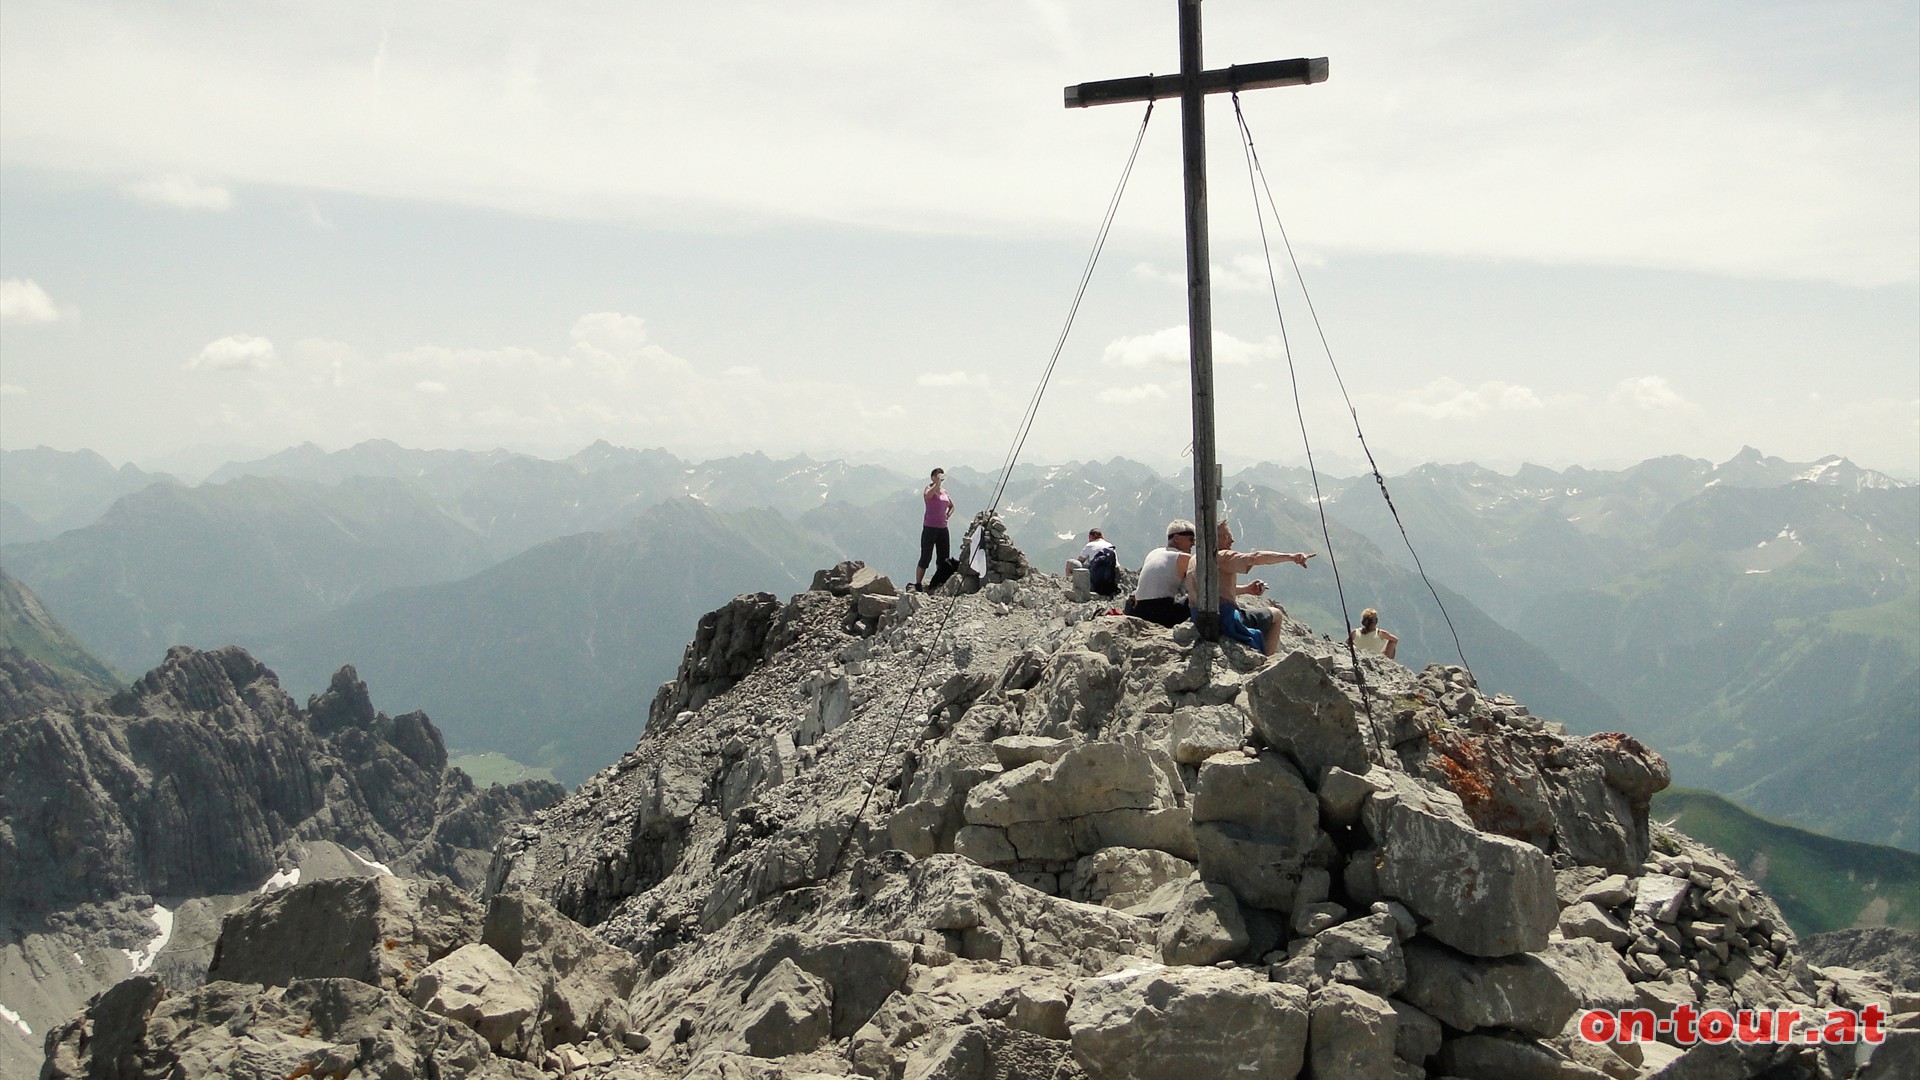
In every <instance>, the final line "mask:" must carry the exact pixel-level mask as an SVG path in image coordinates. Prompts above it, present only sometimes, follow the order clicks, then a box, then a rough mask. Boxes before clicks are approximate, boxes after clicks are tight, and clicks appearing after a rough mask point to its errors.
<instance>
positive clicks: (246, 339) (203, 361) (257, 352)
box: [186, 334, 273, 371]
mask: <svg viewBox="0 0 1920 1080" xmlns="http://www.w3.org/2000/svg"><path fill="white" fill-rule="evenodd" d="M272 364H273V342H271V341H269V340H267V339H266V338H263V337H253V336H251V335H249V334H232V335H229V336H227V337H223V338H221V339H219V340H218V341H210V342H208V343H207V345H206V347H205V348H203V349H201V350H200V352H199V355H197V356H195V357H194V358H193V359H191V360H188V361H187V363H186V369H187V370H188V371H197V370H200V369H203V368H204V369H206V370H208V371H261V370H264V369H266V368H267V367H270V366H271V365H272Z"/></svg>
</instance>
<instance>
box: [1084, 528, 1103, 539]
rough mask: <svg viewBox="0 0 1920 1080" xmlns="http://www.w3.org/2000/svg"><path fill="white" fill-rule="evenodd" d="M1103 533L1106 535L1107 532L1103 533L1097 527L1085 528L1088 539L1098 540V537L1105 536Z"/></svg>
mask: <svg viewBox="0 0 1920 1080" xmlns="http://www.w3.org/2000/svg"><path fill="white" fill-rule="evenodd" d="M1105 535H1107V534H1106V533H1103V532H1101V531H1100V530H1099V529H1088V530H1087V539H1089V540H1098V539H1100V538H1101V537H1103V536H1105Z"/></svg>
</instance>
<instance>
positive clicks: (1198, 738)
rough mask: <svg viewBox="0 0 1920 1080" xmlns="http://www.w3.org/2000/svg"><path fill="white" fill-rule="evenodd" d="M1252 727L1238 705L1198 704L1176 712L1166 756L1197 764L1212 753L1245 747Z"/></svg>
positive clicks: (1229, 751) (1170, 729)
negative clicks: (1169, 755)
mask: <svg viewBox="0 0 1920 1080" xmlns="http://www.w3.org/2000/svg"><path fill="white" fill-rule="evenodd" d="M1250 731H1251V727H1250V725H1249V724H1248V722H1247V714H1246V713H1245V712H1242V711H1241V710H1240V708H1239V706H1237V705H1197V706H1188V707H1186V708H1184V709H1175V710H1174V713H1173V722H1172V724H1171V726H1170V727H1169V728H1168V731H1167V753H1169V754H1172V755H1173V760H1175V761H1177V762H1179V763H1180V764H1182V765H1198V764H1200V763H1201V762H1203V761H1205V760H1207V759H1208V758H1210V757H1212V756H1213V755H1215V754H1225V753H1231V752H1232V751H1235V750H1238V749H1240V748H1241V747H1243V746H1245V745H1247V736H1248V734H1249V733H1250Z"/></svg>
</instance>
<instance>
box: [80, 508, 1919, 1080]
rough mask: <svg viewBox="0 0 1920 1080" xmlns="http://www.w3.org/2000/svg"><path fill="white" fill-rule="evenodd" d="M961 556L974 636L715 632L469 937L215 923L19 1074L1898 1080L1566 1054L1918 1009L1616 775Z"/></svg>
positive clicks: (334, 919)
mask: <svg viewBox="0 0 1920 1080" xmlns="http://www.w3.org/2000/svg"><path fill="white" fill-rule="evenodd" d="M1008 547H1009V550H1010V548H1011V545H1010V544H1009V545H1008ZM1005 554H1006V552H1001V553H1000V555H995V556H994V560H993V564H992V565H993V566H994V569H993V570H990V572H989V574H988V575H987V580H986V581H985V582H984V583H983V584H984V587H983V588H981V589H980V590H979V591H978V592H973V593H966V592H965V588H966V587H967V584H968V583H967V582H966V581H965V580H964V579H963V580H961V581H960V582H959V583H957V584H956V585H955V586H953V587H952V588H951V589H948V590H945V591H943V592H941V593H935V594H922V593H908V594H905V595H898V594H896V593H895V591H894V590H893V588H892V586H891V583H890V582H888V581H886V579H885V578H884V577H883V576H880V575H876V574H874V573H872V572H871V571H870V570H863V569H861V568H858V567H842V568H837V570H836V571H833V572H823V573H822V574H821V575H819V577H818V579H817V582H816V584H817V588H815V589H813V590H810V591H808V592H805V593H802V594H800V595H798V596H795V597H794V598H793V599H792V600H791V601H789V602H786V603H781V602H780V601H779V600H778V599H777V598H775V597H773V596H771V595H766V594H760V595H748V596H742V597H740V598H738V599H736V600H735V601H734V602H732V603H730V604H728V605H727V606H725V607H724V608H722V609H720V610H718V611H715V612H713V613H712V614H710V615H709V616H707V617H706V618H705V619H703V620H702V621H701V625H700V630H699V633H698V635H697V637H696V639H695V641H694V642H693V643H692V644H691V645H690V646H689V647H688V648H687V650H686V651H685V653H684V656H683V660H682V664H681V667H680V671H679V673H678V675H677V677H676V678H675V679H674V680H673V681H672V682H671V683H669V684H667V685H666V686H664V687H662V689H661V691H660V692H659V693H658V694H657V695H656V697H655V699H654V706H653V716H654V720H653V722H652V723H651V724H650V725H649V726H648V728H647V731H646V733H645V735H644V736H643V737H642V738H641V739H640V741H639V744H638V745H637V746H636V747H635V748H634V750H633V751H632V752H630V753H628V754H626V755H625V756H623V757H622V758H621V759H620V760H619V761H618V762H616V763H615V764H613V765H611V766H609V767H608V768H606V769H604V770H602V771H601V772H599V773H598V774H596V775H595V776H594V777H593V778H592V779H590V780H589V781H588V782H587V783H586V784H585V785H583V786H582V787H581V788H580V789H579V790H577V791H576V792H575V793H574V794H572V795H571V796H569V797H568V798H566V799H565V800H563V801H562V802H560V803H559V804H557V805H555V806H553V807H551V808H549V809H548V810H546V811H545V812H543V813H542V814H540V816H539V817H538V819H537V821H536V822H534V823H531V824H527V825H523V826H521V827H519V828H518V829H517V830H515V831H514V832H513V833H512V834H511V835H510V836H509V838H508V839H507V840H505V841H504V842H503V843H502V844H501V846H500V847H499V848H498V849H497V850H496V852H495V856H494V861H493V865H492V868H491V870H490V873H489V884H488V888H487V898H486V904H485V907H484V908H481V907H476V906H473V905H472V904H470V903H467V902H463V901H462V900H460V899H458V898H456V897H454V896H451V895H429V894H427V893H425V892H423V891H421V890H420V889H418V888H414V887H408V888H406V889H400V888H398V887H389V886H384V885H383V886H381V891H379V892H378V893H375V892H371V891H369V890H368V888H367V887H366V886H364V885H362V886H355V889H357V891H356V892H354V893H353V894H352V895H351V896H349V895H346V894H344V893H342V892H341V891H340V890H341V889H342V888H344V887H343V886H337V885H328V884H327V883H322V885H320V886H313V887H311V888H312V889H314V890H316V891H315V892H314V893H311V894H309V893H305V892H303V891H302V890H301V889H296V890H292V891H289V892H287V893H284V894H280V895H276V896H273V897H269V898H265V899H261V900H256V901H254V902H253V903H252V904H250V905H249V906H248V907H247V908H245V909H243V910H242V911H240V912H237V913H235V914H234V915H233V916H231V917H230V918H229V919H228V920H227V922H226V926H225V929H224V931H223V933H222V936H221V942H220V946H219V951H218V955H217V957H216V959H215V961H214V965H213V970H212V972H210V978H211V979H213V980H215V981H212V982H209V983H208V984H207V985H206V986H205V987H204V988H201V989H199V990H195V991H192V992H184V993H183V992H178V991H169V990H167V989H166V988H165V987H163V986H162V985H160V984H159V983H157V982H155V981H152V980H146V981H139V980H136V981H130V982H129V983H126V984H123V985H122V986H121V987H120V988H117V989H116V990H115V992H114V993H113V994H110V995H107V996H105V997H102V998H101V999H99V1000H98V1001H96V1002H95V1003H93V1005H92V1006H91V1007H90V1008H89V1010H88V1012H87V1014H86V1015H85V1016H83V1017H80V1018H77V1019H75V1020H74V1021H71V1022H69V1023H67V1024H66V1025H64V1026H63V1027H61V1028H60V1029H59V1030H57V1031H56V1032H54V1033H53V1034H52V1035H51V1036H50V1037H49V1039H48V1050H49V1056H48V1064H47V1066H46V1071H45V1072H44V1073H43V1075H44V1076H49V1077H67V1076H82V1075H90V1074H92V1075H97V1074H101V1070H102V1062H103V1061H104V1060H106V1059H107V1058H109V1057H111V1058H112V1059H113V1060H116V1061H120V1062H132V1063H137V1064H136V1065H135V1066H134V1067H130V1068H128V1069H127V1070H126V1071H125V1072H124V1073H123V1075H136V1076H159V1075H166V1074H167V1073H166V1070H167V1069H170V1068H180V1067H185V1063H189V1062H192V1063H202V1064H212V1063H230V1062H239V1061H243V1060H244V1061H246V1062H247V1063H248V1068H249V1069H252V1070H254V1071H251V1072H245V1073H243V1072H241V1071H240V1070H239V1069H238V1066H235V1065H222V1066H220V1069H221V1070H224V1071H209V1072H207V1073H205V1075H232V1076H237V1075H243V1074H244V1075H256V1074H261V1073H263V1072H264V1071H266V1070H267V1069H269V1068H271V1069H273V1070H277V1071H278V1072H280V1073H283V1074H297V1073H300V1072H301V1071H302V1070H304V1071H305V1072H306V1073H310V1074H314V1073H317V1074H327V1075H348V1074H351V1072H352V1070H354V1069H358V1070H360V1073H359V1074H360V1075H374V1074H376V1073H378V1074H380V1075H404V1074H407V1073H406V1070H409V1069H411V1070H412V1074H413V1075H425V1074H427V1072H428V1071H429V1070H432V1071H433V1073H434V1074H436V1075H440V1076H449V1077H452V1076H515V1077H518V1076H529V1077H530V1076H535V1075H571V1076H575V1077H606V1078H616V1077H619V1078H633V1080H641V1078H655V1077H741V1078H765V1080H772V1078H776V1077H793V1078H809V1080H811V1078H819V1077H830V1076H855V1075H857V1076H864V1077H876V1078H888V1080H904V1078H906V1077H914V1078H943V1080H963V1078H965V1080H974V1078H979V1080H987V1078H1006V1077H1057V1078H1063V1080H1064V1078H1075V1077H1086V1078H1095V1080H1123V1078H1124V1080H1153V1078H1160V1077H1180V1078H1183V1080H1186V1078H1192V1077H1200V1076H1209V1077H1210V1076H1243V1075H1244V1076H1257V1077H1282V1078H1287V1077H1295V1076H1310V1077H1326V1078H1332V1077H1341V1078H1352V1080H1374V1078H1380V1080H1388V1078H1416V1077H1428V1076H1432V1077H1460V1078H1472V1080H1495V1078H1500V1077H1547V1076H1552V1077H1566V1078H1581V1080H1597V1078H1600V1077H1618V1078H1620V1080H1628V1078H1639V1077H1664V1078H1667V1080H1678V1078H1680V1077H1695V1078H1699V1077H1726V1078H1729V1080H1731V1078H1738V1077H1751V1076H1768V1077H1843V1076H1853V1075H1859V1076H1893V1075H1907V1073H1905V1072H1903V1071H1902V1070H1905V1069H1907V1068H1909V1067H1910V1066H1911V1065H1912V1064H1913V1062H1914V1060H1915V1055H1916V1052H1920V1031H1916V1030H1914V1028H1915V1025H1916V1023H1920V1017H1916V1016H1911V1015H1902V1016H1901V1017H1900V1018H1899V1019H1897V1020H1895V1021H1893V1023H1892V1026H1893V1027H1894V1028H1895V1029H1896V1030H1895V1032H1894V1034H1893V1037H1892V1038H1890V1039H1889V1040H1888V1042H1887V1043H1886V1044H1885V1045H1882V1046H1879V1047H1877V1048H1875V1049H1874V1051H1873V1060H1872V1061H1871V1062H1869V1063H1868V1064H1867V1065H1866V1066H1865V1067H1864V1068H1862V1067H1860V1064H1859V1061H1858V1060H1857V1058H1856V1051H1855V1047H1853V1046H1852V1045H1847V1046H1824V1047H1823V1046H1813V1045H1806V1044H1804V1043H1799V1042H1793V1043H1788V1044H1767V1045H1753V1046H1743V1045H1738V1044H1734V1043H1714V1044H1706V1043H1703V1044H1700V1045H1693V1046H1688V1047H1682V1046H1679V1045H1676V1041H1675V1040H1674V1039H1673V1038H1668V1039H1666V1040H1663V1041H1660V1042H1654V1043H1647V1044H1637V1043H1636V1044H1619V1045H1612V1044H1592V1043H1588V1042H1586V1041H1585V1040H1583V1039H1581V1038H1580V1037H1579V1035H1578V1020H1579V1017H1580V1015H1581V1014H1582V1013H1583V1012H1584V1011H1585V1010H1587V1009H1593V1008H1644V1009H1647V1010H1650V1011H1651V1012H1652V1013H1654V1014H1655V1015H1657V1016H1659V1017H1672V1016H1674V1015H1676V1014H1681V1015H1684V1011H1685V1010H1689V1009H1691V1010H1705V1009H1727V1010H1734V1011H1737V1010H1739V1009H1749V1008H1764V1007H1782V1008H1796V1009H1799V1010H1801V1011H1802V1013H1803V1014H1805V1015H1806V1016H1809V1017H1813V1016H1817V1017H1819V1018H1821V1019H1822V1020H1824V1017H1825V1011H1824V1010H1825V1009H1827V1008H1829V1007H1858V1006H1861V1005H1863V1004H1866V1003H1868V1002H1869V1001H1872V1002H1878V1003H1881V1004H1882V1005H1884V1006H1886V1007H1888V1008H1889V1010H1890V1011H1891V1012H1896V1013H1900V1014H1911V1013H1915V1012H1920V1001H1916V1000H1914V999H1913V998H1911V997H1907V996H1895V995H1894V994H1893V992H1892V991H1891V988H1889V987H1888V986H1886V985H1885V984H1884V983H1883V982H1877V981H1876V980H1875V979H1874V978H1873V977H1871V976H1866V975H1861V974H1859V973H1853V972H1845V971H1837V970H1836V971H1824V970H1818V969H1814V968H1812V967H1810V966H1809V965H1808V964H1807V962H1806V960H1805V957H1804V955H1803V953H1802V951H1801V949H1800V946H1799V943H1798V941H1797V940H1796V938H1795V936H1794V934H1793V932H1792V931H1791V929H1790V928H1788V926H1787V925H1786V923H1785V920H1784V919H1783V918H1782V917H1781V916H1780V913H1779V911H1778V909H1777V908H1776V907H1775V905H1774V904H1773V903H1772V901H1771V900H1770V899H1769V898H1768V897H1767V896H1766V894H1765V893H1764V892H1763V891H1762V890H1761V889H1759V888H1758V887H1757V886H1756V885H1755V884H1754V883H1753V882H1752V881H1751V880H1749V879H1748V878H1747V877H1745V876H1743V875H1742V873H1741V872H1740V870H1739V869H1738V868H1737V867H1736V866H1735V865H1733V864H1732V863H1731V862H1730V861H1729V860H1727V859H1726V858H1724V857H1723V856H1720V855H1719V854H1717V853H1715V852H1713V851H1711V850H1709V849H1707V848H1705V847H1703V846H1701V845H1699V844H1697V843H1695V842H1694V841H1692V840H1690V839H1689V838H1687V837H1686V836H1684V835H1682V834H1679V833H1677V832H1674V831H1673V830H1671V829H1669V828H1666V827H1663V826H1661V825H1659V824H1658V823H1656V822H1653V821H1651V820H1649V816H1648V806H1649V800H1650V799H1651V797H1652V795H1653V794H1654V793H1655V792H1657V791H1659V790H1660V789H1661V788H1662V787H1664V786H1665V785H1666V784H1667V781H1668V770H1667V767H1666V764H1665V762H1664V761H1663V760H1662V758H1661V757H1660V755H1659V754H1657V753H1655V752H1654V751H1653V750H1651V749H1649V748H1647V747H1645V746H1643V745H1641V744H1640V743H1638V742H1637V741H1635V740H1633V739H1632V738H1629V737H1627V736H1623V735H1618V734H1601V735H1593V736H1574V735H1569V734H1567V733H1566V732H1565V730H1564V729H1562V728H1561V727H1560V726H1559V725H1557V724H1554V723H1552V722H1548V721H1544V720H1541V719H1540V718H1538V717H1536V716H1534V715H1533V714H1532V712H1531V711H1530V710H1529V709H1528V708H1527V707H1526V706H1525V705H1523V704H1521V703H1520V702H1518V701H1515V700H1514V699H1513V698H1511V697H1508V696H1505V695H1503V694H1499V693H1495V692H1492V691H1491V690H1483V689H1482V688H1481V687H1479V686H1477V685H1475V683H1474V680H1473V679H1472V678H1471V677H1470V676H1469V675H1468V673H1467V672H1466V671H1464V670H1463V669H1459V668H1448V667H1444V666H1431V667H1428V668H1426V669H1425V670H1422V671H1413V670H1409V669H1407V668H1404V667H1401V666H1400V665H1398V664H1396V663H1393V662H1389V661H1384V660H1382V659H1378V658H1372V657H1367V658H1362V659H1361V660H1360V661H1359V662H1358V665H1357V666H1356V665H1355V663H1354V661H1353V660H1352V659H1351V658H1349V657H1347V656H1346V655H1345V654H1344V653H1343V652H1340V651H1337V650H1335V649H1334V648H1333V647H1332V646H1331V645H1330V644H1329V643H1326V642H1324V641H1322V640H1320V639H1319V638H1317V637H1316V636H1315V635H1313V634H1312V633H1311V632H1310V630H1309V628H1307V627H1306V626H1304V625H1302V624H1300V623H1298V622H1297V621H1294V620H1292V619H1290V618H1288V617H1286V616H1284V615H1283V616H1282V617H1281V619H1280V624H1281V625H1280V632H1281V634H1282V638H1281V642H1280V647H1279V649H1278V652H1277V654H1276V655H1275V656H1274V657H1273V658H1271V659H1269V658H1266V657H1262V656H1260V655H1258V654H1256V653H1253V652H1251V651H1249V650H1246V649H1243V648H1241V647H1240V646H1238V645H1233V644H1224V645H1217V644H1209V643H1204V642H1200V641H1198V640H1196V638H1195V635H1194V634H1193V631H1192V629H1191V628H1185V627H1183V628H1178V629H1175V630H1172V631H1167V630H1163V629H1161V628H1159V627H1156V626H1152V625H1149V624H1146V623H1142V622H1139V621H1136V620H1130V619H1126V618H1124V617H1113V616H1105V615H1103V614H1102V612H1103V611H1104V605H1103V604H1100V603H1098V602H1095V603H1074V602H1073V601H1072V600H1071V599H1070V598H1069V597H1068V595H1067V594H1066V593H1065V591H1064V590H1063V587H1062V584H1061V582H1060V581H1059V579H1057V578H1051V577H1048V576H1044V575H1038V574H1032V573H1027V572H1026V571H1025V569H1024V568H1023V567H1022V566H1021V562H1023V560H1015V559H1012V558H1010V557H1009V558H1002V557H1001V555H1005ZM1014 554H1017V552H1015V553H1014ZM1016 573H1017V574H1018V575H1019V576H1017V577H1016V576H1015V574H1016ZM305 888H306V887H302V889H305ZM322 888H331V889H332V890H334V891H331V892H326V893H324V894H322V893H320V892H318V890H320V889H322ZM569 920H571V921H569ZM575 923H578V924H580V925H584V926H588V927H591V928H592V930H593V933H592V934H590V935H589V934H585V933H584V932H582V931H580V929H579V927H578V926H576V925H574V924H575ZM316 941H328V942H337V943H338V947H337V948H328V949H324V950H318V949H314V948H312V947H311V946H310V945H302V944H301V943H311V942H316ZM223 980H224V981H223ZM236 1017H242V1018H244V1020H243V1021H236V1020H235V1018H236ZM103 1030H112V1031H115V1032H119V1033H123V1034H120V1035H117V1036H116V1038H115V1040H113V1041H111V1042H107V1041H104V1040H102V1039H101V1038H100V1037H99V1033H100V1032H101V1031H103ZM429 1061H430V1062H431V1065H428V1064H426V1063H427V1062H429ZM89 1070H91V1072H90V1071H89ZM382 1070H385V1071H382Z"/></svg>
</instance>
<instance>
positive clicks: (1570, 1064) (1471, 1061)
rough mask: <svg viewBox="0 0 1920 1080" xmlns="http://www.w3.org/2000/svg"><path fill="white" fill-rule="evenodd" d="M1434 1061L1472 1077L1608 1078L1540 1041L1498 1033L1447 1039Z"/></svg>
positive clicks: (1507, 1079) (1454, 1072) (1490, 1079)
mask: <svg viewBox="0 0 1920 1080" xmlns="http://www.w3.org/2000/svg"><path fill="white" fill-rule="evenodd" d="M1437 1063H1438V1065H1439V1067H1440V1070H1441V1072H1442V1073H1444V1074H1445V1075H1447V1076H1460V1077H1473V1080H1607V1074H1606V1073H1603V1072H1601V1071H1599V1070H1598V1069H1593V1068H1589V1067H1588V1066H1585V1065H1582V1064H1580V1063H1579V1062H1576V1061H1574V1060H1573V1059H1572V1058H1569V1057H1567V1056H1565V1055H1564V1054H1561V1053H1559V1052H1558V1051H1556V1050H1553V1049H1551V1048H1549V1047H1548V1046H1546V1045H1545V1044H1542V1043H1537V1042H1523V1041H1521V1040H1519V1039H1515V1038H1511V1037H1507V1036H1498V1035H1479V1034H1475V1035H1465V1036H1462V1037H1460V1038H1458V1039H1452V1040H1449V1041H1448V1042H1447V1044H1446V1046H1444V1047H1442V1048H1441V1050H1440V1055H1439V1057H1438V1059H1437Z"/></svg>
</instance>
